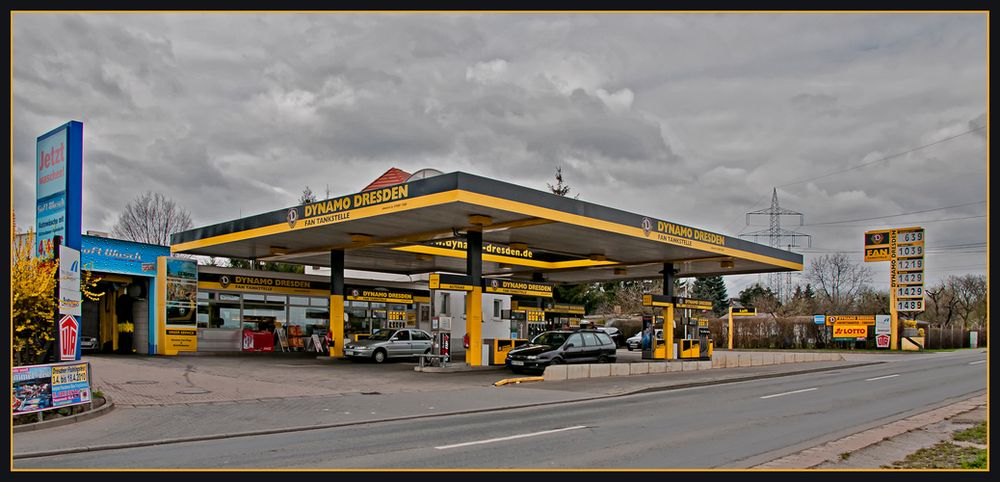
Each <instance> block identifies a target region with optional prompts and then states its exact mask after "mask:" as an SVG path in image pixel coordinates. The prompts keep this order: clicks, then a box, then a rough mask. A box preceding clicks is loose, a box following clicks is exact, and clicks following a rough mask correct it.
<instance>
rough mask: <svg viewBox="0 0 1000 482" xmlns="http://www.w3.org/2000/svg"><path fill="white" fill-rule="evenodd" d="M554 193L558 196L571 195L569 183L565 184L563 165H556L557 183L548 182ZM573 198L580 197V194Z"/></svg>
mask: <svg viewBox="0 0 1000 482" xmlns="http://www.w3.org/2000/svg"><path fill="white" fill-rule="evenodd" d="M546 185H547V186H548V187H549V190H550V191H552V194H555V195H556V196H568V195H569V190H570V189H569V184H563V176H562V166H556V185H555V186H553V185H552V184H548V183H546ZM573 199H580V194H577V195H576V196H574V197H573Z"/></svg>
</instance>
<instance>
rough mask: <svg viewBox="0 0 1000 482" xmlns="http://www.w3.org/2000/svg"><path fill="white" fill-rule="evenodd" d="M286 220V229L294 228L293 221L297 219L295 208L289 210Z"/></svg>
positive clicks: (297, 212)
mask: <svg viewBox="0 0 1000 482" xmlns="http://www.w3.org/2000/svg"><path fill="white" fill-rule="evenodd" d="M287 219H288V227H289V228H294V227H295V221H297V220H298V219H299V211H298V210H297V209H295V208H291V209H289V210H288V216H287Z"/></svg>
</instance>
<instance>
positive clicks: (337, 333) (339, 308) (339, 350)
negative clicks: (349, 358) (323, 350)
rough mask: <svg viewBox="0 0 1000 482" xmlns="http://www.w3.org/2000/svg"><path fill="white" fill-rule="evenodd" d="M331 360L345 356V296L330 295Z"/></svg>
mask: <svg viewBox="0 0 1000 482" xmlns="http://www.w3.org/2000/svg"><path fill="white" fill-rule="evenodd" d="M330 339H331V340H333V347H332V348H330V358H343V356H344V295H330Z"/></svg>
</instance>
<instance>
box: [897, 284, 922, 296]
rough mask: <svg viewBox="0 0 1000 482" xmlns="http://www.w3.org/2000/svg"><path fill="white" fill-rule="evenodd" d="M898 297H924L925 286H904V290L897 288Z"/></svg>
mask: <svg viewBox="0 0 1000 482" xmlns="http://www.w3.org/2000/svg"><path fill="white" fill-rule="evenodd" d="M896 296H897V297H900V298H909V297H918V298H919V297H923V296H924V288H923V286H904V287H902V288H896Z"/></svg>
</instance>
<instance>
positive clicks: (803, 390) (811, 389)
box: [760, 388, 819, 398]
mask: <svg viewBox="0 0 1000 482" xmlns="http://www.w3.org/2000/svg"><path fill="white" fill-rule="evenodd" d="M813 390H819V388H804V389H802V390H795V391H793V392H785V393H775V394H774V395H764V396H763V397H760V398H773V397H780V396H782V395H791V394H793V393H802V392H811V391H813Z"/></svg>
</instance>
